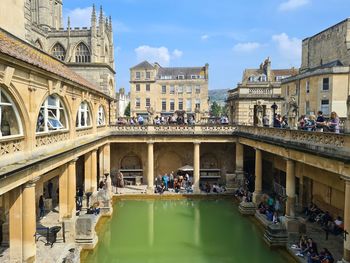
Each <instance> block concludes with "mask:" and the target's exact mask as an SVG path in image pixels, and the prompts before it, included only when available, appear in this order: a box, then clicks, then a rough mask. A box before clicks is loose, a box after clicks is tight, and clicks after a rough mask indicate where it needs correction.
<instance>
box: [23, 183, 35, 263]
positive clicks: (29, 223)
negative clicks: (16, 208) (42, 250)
mask: <svg viewBox="0 0 350 263" xmlns="http://www.w3.org/2000/svg"><path fill="white" fill-rule="evenodd" d="M22 189H23V190H22V196H23V197H22V202H23V203H22V235H23V261H24V262H35V256H36V245H35V236H34V235H35V232H36V214H35V183H34V181H31V182H28V183H26V184H25V185H23V186H22Z"/></svg>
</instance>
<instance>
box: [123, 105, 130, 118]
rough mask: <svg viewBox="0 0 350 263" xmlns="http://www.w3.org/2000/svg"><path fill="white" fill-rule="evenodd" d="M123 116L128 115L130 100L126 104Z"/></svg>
mask: <svg viewBox="0 0 350 263" xmlns="http://www.w3.org/2000/svg"><path fill="white" fill-rule="evenodd" d="M124 116H126V117H130V102H129V103H128V106H126V108H125V110H124Z"/></svg>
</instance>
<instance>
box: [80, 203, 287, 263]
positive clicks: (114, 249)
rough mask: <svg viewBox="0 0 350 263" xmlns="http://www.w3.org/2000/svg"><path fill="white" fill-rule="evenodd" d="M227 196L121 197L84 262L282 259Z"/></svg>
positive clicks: (228, 262)
mask: <svg viewBox="0 0 350 263" xmlns="http://www.w3.org/2000/svg"><path fill="white" fill-rule="evenodd" d="M261 237H262V233H261V232H260V230H259V229H258V227H257V226H256V225H255V224H253V223H252V222H251V221H250V220H249V219H247V218H245V217H242V216H241V215H240V214H239V212H238V210H237V207H236V205H234V204H233V203H232V202H230V201H228V200H217V201H213V200H211V201H210V200H207V201H206V200H194V201H192V200H180V201H168V200H167V201H163V200H155V201H118V202H117V203H116V204H115V206H114V215H113V218H112V219H111V220H109V221H107V222H106V223H105V224H103V226H102V227H101V229H100V233H99V245H98V246H97V248H96V249H95V250H94V251H91V252H89V253H87V254H85V255H83V258H85V259H83V262H85V263H92V262H96V263H97V262H98V263H103V262H108V263H114V262H115V263H245V262H247V263H261V262H268V263H282V262H290V260H289V259H287V258H286V257H284V255H282V254H281V253H280V252H278V251H276V250H270V249H269V248H268V247H267V246H266V245H265V243H264V241H263V240H262V238H261Z"/></svg>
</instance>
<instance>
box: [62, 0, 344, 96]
mask: <svg viewBox="0 0 350 263" xmlns="http://www.w3.org/2000/svg"><path fill="white" fill-rule="evenodd" d="M92 4H95V5H96V8H97V9H99V7H100V5H102V6H103V10H104V15H106V16H112V21H113V32H114V45H115V66H116V72H117V73H116V83H117V84H116V85H117V86H116V88H117V89H119V88H121V87H124V88H125V89H126V90H129V79H130V73H129V69H130V68H131V67H133V66H135V65H137V64H138V63H139V62H142V61H144V60H148V61H149V62H151V63H153V62H158V63H160V65H161V66H168V67H169V66H170V67H182V66H184V67H187V66H188V67H191V66H204V65H205V63H209V89H224V88H225V89H227V88H234V87H235V86H236V85H237V83H238V82H240V81H241V78H242V73H243V71H244V69H246V68H258V67H259V65H260V63H261V62H263V60H264V59H265V58H267V57H270V59H271V62H272V68H273V69H280V68H291V67H293V66H294V67H300V63H301V62H300V61H301V41H302V39H305V38H306V37H309V36H312V35H314V34H317V33H318V32H320V31H322V30H324V29H326V28H328V27H330V26H332V25H334V24H337V23H339V22H341V21H342V20H344V19H346V18H347V17H349V15H350V12H349V10H350V1H349V0H69V1H68V0H63V15H64V21H65V26H66V21H67V17H68V16H70V18H71V26H72V27H78V26H79V27H82V26H90V24H91V23H90V17H91V10H92Z"/></svg>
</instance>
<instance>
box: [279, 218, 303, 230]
mask: <svg viewBox="0 0 350 263" xmlns="http://www.w3.org/2000/svg"><path fill="white" fill-rule="evenodd" d="M283 224H284V227H285V228H286V229H287V231H288V233H301V232H302V224H301V223H300V222H299V220H298V219H296V218H290V217H287V216H286V217H284V222H283Z"/></svg>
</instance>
